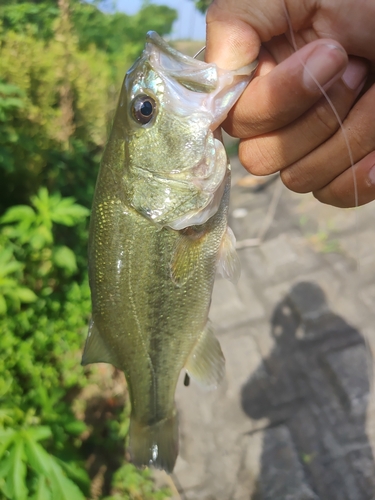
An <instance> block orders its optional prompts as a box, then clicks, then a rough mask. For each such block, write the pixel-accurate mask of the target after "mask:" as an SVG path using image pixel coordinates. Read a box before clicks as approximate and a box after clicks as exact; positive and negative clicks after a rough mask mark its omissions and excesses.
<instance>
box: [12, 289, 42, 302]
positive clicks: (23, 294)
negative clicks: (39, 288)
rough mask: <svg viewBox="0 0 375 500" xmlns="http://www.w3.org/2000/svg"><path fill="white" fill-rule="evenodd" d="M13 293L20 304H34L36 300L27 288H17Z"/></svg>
mask: <svg viewBox="0 0 375 500" xmlns="http://www.w3.org/2000/svg"><path fill="white" fill-rule="evenodd" d="M15 293H16V295H17V297H18V298H19V299H20V301H21V302H25V303H27V304H29V303H30V302H35V301H36V300H37V298H38V297H37V296H36V295H35V293H34V292H33V291H32V290H30V289H29V288H24V287H18V288H17V289H16V290H15Z"/></svg>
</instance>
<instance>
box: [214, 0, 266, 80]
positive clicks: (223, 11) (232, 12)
mask: <svg viewBox="0 0 375 500" xmlns="http://www.w3.org/2000/svg"><path fill="white" fill-rule="evenodd" d="M236 3H237V2H236V0H234V1H233V0H232V1H226V2H225V1H220V0H219V1H214V2H213V3H212V4H211V5H210V7H209V9H208V11H207V16H206V23H207V40H206V54H205V58H206V61H207V62H214V63H216V64H217V65H218V66H219V68H223V69H228V70H235V69H239V68H241V67H243V66H246V65H247V64H249V63H251V62H252V61H254V59H256V57H257V55H258V52H259V48H260V43H261V41H260V38H259V36H258V34H257V32H256V31H255V30H254V28H252V26H250V24H249V23H248V22H247V20H246V14H245V13H241V11H238V10H237V9H236V5H235V4H236ZM221 4H222V5H221ZM242 14H243V15H242Z"/></svg>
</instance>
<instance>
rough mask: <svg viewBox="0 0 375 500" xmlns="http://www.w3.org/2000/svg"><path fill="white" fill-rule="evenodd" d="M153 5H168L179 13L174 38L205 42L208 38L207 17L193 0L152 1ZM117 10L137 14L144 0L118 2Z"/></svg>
mask: <svg viewBox="0 0 375 500" xmlns="http://www.w3.org/2000/svg"><path fill="white" fill-rule="evenodd" d="M152 3H155V4H160V5H167V6H168V7H172V8H173V9H176V10H177V11H178V19H177V21H176V22H175V24H174V26H173V32H172V38H174V39H176V38H188V39H192V40H204V39H205V38H206V23H205V17H204V15H202V14H201V13H200V12H199V11H198V10H197V9H196V8H195V7H194V2H193V1H192V0H152ZM116 4H117V9H118V10H120V11H122V12H125V13H126V14H135V13H136V12H138V10H139V9H140V8H141V5H142V0H117V2H116Z"/></svg>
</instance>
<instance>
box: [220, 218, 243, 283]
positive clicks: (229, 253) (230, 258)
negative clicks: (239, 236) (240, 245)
mask: <svg viewBox="0 0 375 500" xmlns="http://www.w3.org/2000/svg"><path fill="white" fill-rule="evenodd" d="M217 271H218V273H219V274H221V276H223V278H227V279H229V281H231V282H232V283H234V284H236V283H237V282H238V280H239V278H240V274H241V263H240V259H239V258H238V255H237V252H236V237H235V236H234V234H233V231H232V230H231V228H230V227H227V230H226V231H225V233H224V236H223V239H222V241H221V245H220V250H219V256H218V262H217Z"/></svg>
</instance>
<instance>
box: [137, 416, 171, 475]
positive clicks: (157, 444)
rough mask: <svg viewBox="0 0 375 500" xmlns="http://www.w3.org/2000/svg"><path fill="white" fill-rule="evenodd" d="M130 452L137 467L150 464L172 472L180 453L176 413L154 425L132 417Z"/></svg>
mask: <svg viewBox="0 0 375 500" xmlns="http://www.w3.org/2000/svg"><path fill="white" fill-rule="evenodd" d="M130 454H131V457H132V461H133V463H134V465H136V466H137V467H142V466H149V467H156V468H157V469H164V470H165V471H166V472H168V473H171V472H172V471H173V468H174V465H175V463H176V459H177V455H178V422H177V416H176V414H175V413H173V415H172V416H171V417H169V418H165V419H163V420H160V421H159V422H156V423H155V424H153V425H143V424H141V423H139V422H137V421H136V420H135V419H134V418H133V417H132V418H131V419H130Z"/></svg>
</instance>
